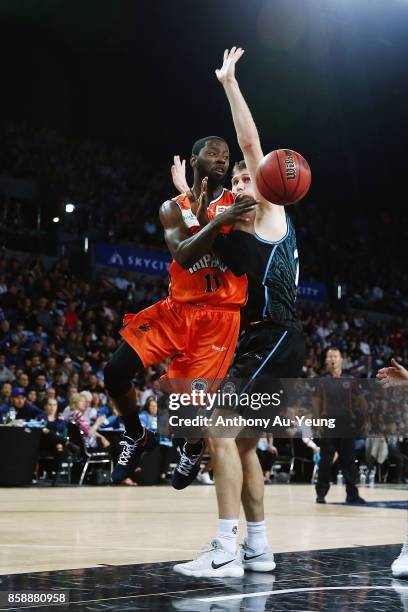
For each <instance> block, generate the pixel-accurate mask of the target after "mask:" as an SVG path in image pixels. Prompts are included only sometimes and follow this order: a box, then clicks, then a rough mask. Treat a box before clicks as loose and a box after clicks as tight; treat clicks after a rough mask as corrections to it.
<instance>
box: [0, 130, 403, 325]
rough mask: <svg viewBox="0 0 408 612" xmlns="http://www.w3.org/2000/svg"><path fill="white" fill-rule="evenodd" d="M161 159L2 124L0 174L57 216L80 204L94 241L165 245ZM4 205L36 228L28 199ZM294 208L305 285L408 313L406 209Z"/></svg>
mask: <svg viewBox="0 0 408 612" xmlns="http://www.w3.org/2000/svg"><path fill="white" fill-rule="evenodd" d="M175 153H178V151H175ZM155 162H156V165H155V166H153V165H149V163H148V162H147V161H146V159H144V158H143V156H141V155H140V154H138V153H136V152H135V151H132V152H129V151H126V150H122V149H119V148H118V147H111V146H107V145H105V144H101V143H95V142H89V141H85V142H77V141H74V140H72V139H70V138H69V137H67V136H63V135H62V134H60V133H58V132H56V131H55V130H51V129H38V128H37V129H35V128H30V127H27V126H23V125H21V124H18V123H15V122H10V121H9V122H6V123H3V124H1V125H0V164H1V168H2V174H3V175H7V176H11V177H14V178H16V179H23V180H32V181H34V182H35V183H36V185H37V196H36V202H37V203H38V204H39V205H42V204H44V203H45V202H48V203H49V204H50V205H51V206H52V207H53V210H54V213H55V212H56V211H57V207H58V206H61V203H63V202H68V201H70V202H74V203H75V204H76V206H77V209H76V213H75V217H76V218H77V219H79V223H78V224H77V225H75V229H74V230H73V228H71V230H73V231H74V233H75V232H79V233H80V232H81V231H83V232H85V231H87V232H91V235H92V238H93V239H94V240H108V241H110V242H113V243H119V242H125V243H129V244H131V245H137V246H144V247H153V248H156V249H157V248H159V249H165V245H164V242H163V233H162V231H161V228H160V225H159V222H158V216H157V211H158V207H159V205H160V204H161V202H162V201H163V200H165V199H167V198H168V197H170V196H171V195H172V186H171V182H170V172H169V165H170V161H169V163H168V165H166V164H164V165H163V166H162V167H160V165H159V167H158V166H157V160H155ZM312 195H313V194H312ZM312 195H311V196H310V197H312ZM0 206H1V208H0V229H3V230H7V231H9V230H11V229H13V228H14V229H15V230H18V231H20V233H21V232H24V228H27V227H28V226H29V225H30V223H31V227H32V228H33V227H35V221H33V214H32V210H33V209H35V207H34V206H32V205H31V204H30V203H29V202H26V203H23V202H22V201H21V200H19V201H17V200H15V199H14V200H12V201H9V200H7V199H6V198H4V197H3V198H1V196H0ZM291 209H292V210H291V214H293V216H294V218H295V225H296V229H297V235H298V242H299V252H300V253H301V264H302V276H303V278H304V279H305V278H307V279H311V278H313V279H316V280H319V281H322V282H324V283H326V285H327V287H328V289H329V293H330V295H331V297H333V296H334V297H335V296H337V294H338V291H339V286H340V287H341V295H342V298H343V300H346V302H347V303H348V304H349V305H351V306H357V307H358V306H364V307H365V308H371V309H373V310H379V311H385V312H390V313H394V314H397V315H398V314H399V315H403V314H404V313H406V312H407V310H408V272H407V268H406V266H402V265H399V262H400V261H401V260H402V258H403V257H404V252H403V248H404V245H405V244H406V241H407V237H408V236H407V232H408V219H407V213H406V211H404V209H402V210H401V209H394V207H392V206H390V205H389V203H387V208H385V207H384V210H383V211H382V213H381V214H380V215H379V214H378V213H376V214H373V215H371V214H367V211H365V210H361V211H358V210H353V211H350V210H349V209H347V210H345V211H344V213H342V214H339V207H333V206H330V205H328V204H326V203H320V202H314V201H312V202H310V203H309V204H308V205H307V206H303V205H299V206H295V207H291ZM48 216H51V214H49V215H48ZM29 218H30V219H31V221H30V220H29ZM33 224H34V225H33ZM68 229H69V228H68ZM384 249H386V251H385V250H384ZM385 252H386V256H385Z"/></svg>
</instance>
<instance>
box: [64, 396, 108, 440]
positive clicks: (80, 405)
mask: <svg viewBox="0 0 408 612" xmlns="http://www.w3.org/2000/svg"><path fill="white" fill-rule="evenodd" d="M86 410H87V404H86V401H85V399H84V397H83V396H82V395H81V394H80V393H74V394H73V395H72V396H71V399H70V403H69V406H68V408H67V409H65V410H64V413H63V417H64V418H65V419H66V420H70V421H72V422H73V423H76V424H77V425H78V426H79V428H80V429H81V433H82V436H83V439H84V443H85V446H86V447H87V448H89V449H90V450H92V449H95V450H97V448H98V447H102V448H104V449H107V448H109V447H110V442H109V440H107V439H106V438H105V437H104V436H102V435H101V434H100V433H99V432H98V428H99V426H100V425H101V424H102V423H103V422H104V420H105V416H104V415H102V416H100V417H98V418H97V419H96V421H95V422H94V424H93V425H92V426H91V425H90V424H89V422H88V421H87V420H86V419H85V418H84V413H85V412H86Z"/></svg>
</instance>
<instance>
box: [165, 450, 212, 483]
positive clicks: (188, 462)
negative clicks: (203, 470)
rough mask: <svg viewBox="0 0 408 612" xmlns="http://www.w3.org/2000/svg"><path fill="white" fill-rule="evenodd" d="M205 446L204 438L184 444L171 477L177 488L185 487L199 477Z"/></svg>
mask: <svg viewBox="0 0 408 612" xmlns="http://www.w3.org/2000/svg"><path fill="white" fill-rule="evenodd" d="M205 446H206V444H205V441H204V440H198V442H197V441H190V442H186V443H185V444H184V446H183V450H182V452H181V454H180V458H179V460H178V463H177V466H176V468H175V470H174V472H173V476H172V478H171V484H172V485H173V487H174V488H175V489H177V490H181V489H185V488H186V487H188V485H190V484H191V483H192V482H194V480H195V479H196V478H197V474H198V472H199V471H200V462H201V457H202V456H203V454H204V450H205Z"/></svg>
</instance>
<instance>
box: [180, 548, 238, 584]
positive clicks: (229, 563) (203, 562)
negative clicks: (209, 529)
mask: <svg viewBox="0 0 408 612" xmlns="http://www.w3.org/2000/svg"><path fill="white" fill-rule="evenodd" d="M173 569H174V571H175V572H177V573H178V574H184V576H194V577H195V578H241V576H243V575H244V568H243V567H242V564H241V559H240V556H239V552H238V551H237V552H236V553H235V555H234V554H231V553H230V552H228V551H227V550H225V548H224V547H223V546H222V544H221V542H220V541H219V540H213V541H212V542H211V544H209V545H208V546H205V547H204V548H203V549H202V551H201V552H200V554H199V555H198V557H197V559H194V561H188V563H178V564H177V565H175V566H174V567H173Z"/></svg>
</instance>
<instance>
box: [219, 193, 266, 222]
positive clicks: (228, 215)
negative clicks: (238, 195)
mask: <svg viewBox="0 0 408 612" xmlns="http://www.w3.org/2000/svg"><path fill="white" fill-rule="evenodd" d="M257 204H258V201H257V200H254V199H253V198H249V197H246V196H244V197H243V198H242V199H241V200H239V201H235V204H233V205H232V206H229V207H228V208H227V209H226V210H224V212H222V213H220V214H219V215H217V216H216V217H215V219H214V220H215V221H216V222H217V223H219V225H220V226H224V225H234V223H238V222H239V221H240V222H242V223H245V222H247V221H250V220H251V217H250V213H251V212H252V211H253V210H255V206H256V205H257Z"/></svg>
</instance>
